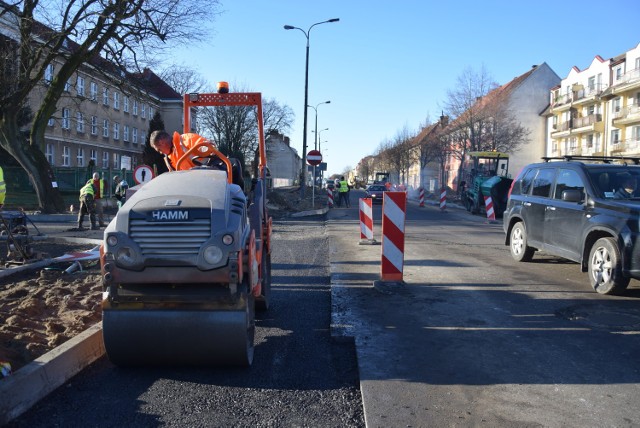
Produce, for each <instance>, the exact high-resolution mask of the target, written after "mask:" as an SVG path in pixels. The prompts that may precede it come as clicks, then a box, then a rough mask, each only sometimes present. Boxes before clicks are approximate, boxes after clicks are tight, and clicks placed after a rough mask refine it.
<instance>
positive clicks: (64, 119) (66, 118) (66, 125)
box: [62, 108, 71, 129]
mask: <svg viewBox="0 0 640 428" xmlns="http://www.w3.org/2000/svg"><path fill="white" fill-rule="evenodd" d="M70 114H71V113H70V111H69V109H68V108H63V109H62V129H69V127H70V126H69V115H70Z"/></svg>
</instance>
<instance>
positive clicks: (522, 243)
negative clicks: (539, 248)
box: [509, 221, 535, 262]
mask: <svg viewBox="0 0 640 428" xmlns="http://www.w3.org/2000/svg"><path fill="white" fill-rule="evenodd" d="M509 249H510V250H511V256H512V257H513V258H514V260H516V261H518V262H528V261H531V259H532V258H533V253H534V252H535V249H534V248H532V247H530V246H529V245H527V231H526V229H525V228H524V223H522V222H521V221H519V222H518V223H516V224H514V225H513V228H512V229H511V238H510V239H509Z"/></svg>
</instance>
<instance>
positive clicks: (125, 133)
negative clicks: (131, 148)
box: [122, 125, 129, 142]
mask: <svg viewBox="0 0 640 428" xmlns="http://www.w3.org/2000/svg"><path fill="white" fill-rule="evenodd" d="M122 141H126V142H129V125H124V129H123V130H122Z"/></svg>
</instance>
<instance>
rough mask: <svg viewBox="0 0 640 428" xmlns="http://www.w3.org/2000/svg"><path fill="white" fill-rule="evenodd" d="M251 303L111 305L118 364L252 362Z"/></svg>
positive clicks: (110, 330) (113, 354)
mask: <svg viewBox="0 0 640 428" xmlns="http://www.w3.org/2000/svg"><path fill="white" fill-rule="evenodd" d="M245 301H248V300H245ZM249 303H250V304H248V306H247V307H246V308H245V309H244V310H214V311H211V310H209V311H208V310H171V309H162V310H157V309H146V310H145V309H141V310H139V309H133V310H130V309H106V310H105V311H104V312H103V325H102V328H103V335H104V344H105V348H106V351H107V355H108V357H109V359H110V360H111V361H112V362H113V363H114V364H116V365H118V366H150V365H172V366H213V365H239V366H248V365H251V363H252V360H253V339H254V331H255V319H254V316H253V301H251V302H249Z"/></svg>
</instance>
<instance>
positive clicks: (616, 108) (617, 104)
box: [611, 97, 621, 113]
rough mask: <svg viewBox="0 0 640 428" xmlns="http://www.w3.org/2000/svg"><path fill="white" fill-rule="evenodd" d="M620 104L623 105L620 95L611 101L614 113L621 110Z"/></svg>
mask: <svg viewBox="0 0 640 428" xmlns="http://www.w3.org/2000/svg"><path fill="white" fill-rule="evenodd" d="M620 105H621V102H620V97H618V98H614V99H613V101H612V102H611V108H612V110H613V112H614V113H618V112H619V111H620Z"/></svg>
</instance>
